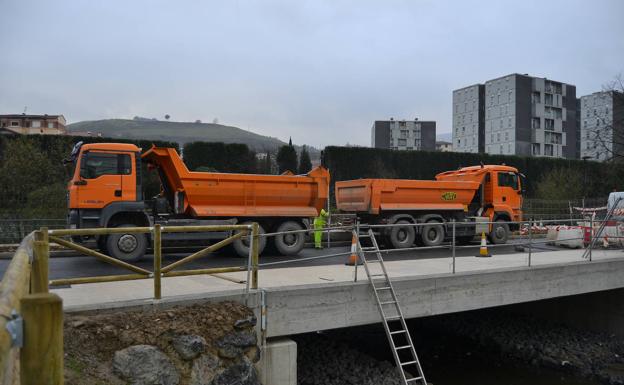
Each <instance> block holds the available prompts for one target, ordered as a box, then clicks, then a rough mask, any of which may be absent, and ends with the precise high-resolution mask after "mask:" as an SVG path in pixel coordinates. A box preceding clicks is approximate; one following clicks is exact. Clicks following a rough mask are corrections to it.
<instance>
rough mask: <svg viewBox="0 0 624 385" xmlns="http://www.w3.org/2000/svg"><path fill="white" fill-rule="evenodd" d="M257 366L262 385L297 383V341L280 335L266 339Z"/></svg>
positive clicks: (289, 384)
mask: <svg viewBox="0 0 624 385" xmlns="http://www.w3.org/2000/svg"><path fill="white" fill-rule="evenodd" d="M257 367H258V372H259V374H260V382H261V383H262V384H263V385H297V343H296V342H295V341H293V340H291V339H290V338H281V337H280V338H273V339H269V340H267V344H266V348H265V350H264V351H263V352H262V357H261V358H260V361H259V362H258V364H257Z"/></svg>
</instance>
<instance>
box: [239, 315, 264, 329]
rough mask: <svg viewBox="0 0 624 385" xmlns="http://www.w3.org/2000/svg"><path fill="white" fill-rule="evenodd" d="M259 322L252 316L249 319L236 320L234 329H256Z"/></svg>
mask: <svg viewBox="0 0 624 385" xmlns="http://www.w3.org/2000/svg"><path fill="white" fill-rule="evenodd" d="M257 322H258V319H257V318H256V316H255V315H250V316H249V317H247V318H243V319H239V320H236V322H234V327H235V328H236V329H239V330H240V329H246V328H250V327H254V326H256V323H257Z"/></svg>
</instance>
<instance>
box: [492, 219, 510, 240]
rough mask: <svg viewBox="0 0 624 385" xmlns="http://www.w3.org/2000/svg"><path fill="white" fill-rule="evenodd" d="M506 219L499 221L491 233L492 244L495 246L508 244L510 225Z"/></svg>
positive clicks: (495, 223)
mask: <svg viewBox="0 0 624 385" xmlns="http://www.w3.org/2000/svg"><path fill="white" fill-rule="evenodd" d="M506 222H507V221H506V220H504V219H498V220H497V221H496V222H494V224H493V225H492V231H491V232H490V237H489V238H490V242H492V243H493V244H495V245H501V244H503V243H507V240H508V239H509V224H508V223H506Z"/></svg>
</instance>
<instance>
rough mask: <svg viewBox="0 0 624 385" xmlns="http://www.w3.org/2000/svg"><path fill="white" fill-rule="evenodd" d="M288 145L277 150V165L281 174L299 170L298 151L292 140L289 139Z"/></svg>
mask: <svg viewBox="0 0 624 385" xmlns="http://www.w3.org/2000/svg"><path fill="white" fill-rule="evenodd" d="M288 143H289V144H288V145H286V146H282V147H280V149H279V151H278V152H277V159H276V160H277V167H278V172H279V173H280V174H281V173H283V172H285V171H291V172H296V171H297V151H295V148H294V147H293V146H292V140H289V141H288Z"/></svg>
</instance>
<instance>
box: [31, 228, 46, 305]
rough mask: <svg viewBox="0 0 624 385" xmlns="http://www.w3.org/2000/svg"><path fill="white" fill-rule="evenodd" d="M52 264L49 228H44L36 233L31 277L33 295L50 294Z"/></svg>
mask: <svg viewBox="0 0 624 385" xmlns="http://www.w3.org/2000/svg"><path fill="white" fill-rule="evenodd" d="M49 264H50V242H49V240H48V228H47V227H42V228H41V230H37V231H35V242H34V247H33V263H32V276H31V284H30V285H31V288H30V291H31V293H47V292H48V281H49V280H48V274H49V273H48V272H49Z"/></svg>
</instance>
